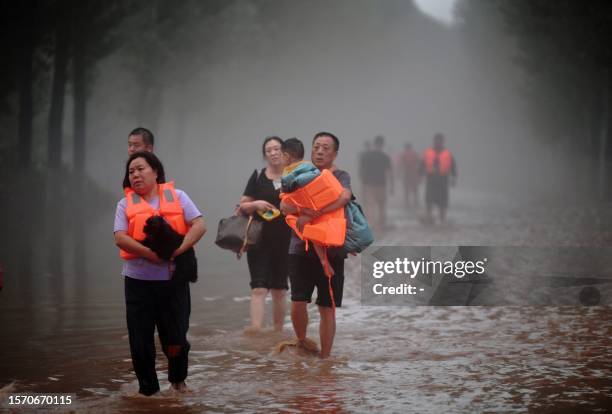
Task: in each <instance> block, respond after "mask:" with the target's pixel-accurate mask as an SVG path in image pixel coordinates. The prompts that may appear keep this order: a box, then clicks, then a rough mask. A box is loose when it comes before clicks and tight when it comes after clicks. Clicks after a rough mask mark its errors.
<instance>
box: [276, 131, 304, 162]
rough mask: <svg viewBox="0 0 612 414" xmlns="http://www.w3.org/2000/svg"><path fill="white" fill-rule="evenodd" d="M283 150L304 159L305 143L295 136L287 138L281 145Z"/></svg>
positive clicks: (294, 156)
mask: <svg viewBox="0 0 612 414" xmlns="http://www.w3.org/2000/svg"><path fill="white" fill-rule="evenodd" d="M281 150H282V151H283V152H286V153H287V154H289V155H291V157H292V158H296V159H300V160H301V159H304V144H302V141H300V140H299V139H297V138H295V137H293V138H289V139H286V140H285V142H283V144H282V145H281Z"/></svg>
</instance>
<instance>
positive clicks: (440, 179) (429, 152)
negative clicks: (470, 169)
mask: <svg viewBox="0 0 612 414" xmlns="http://www.w3.org/2000/svg"><path fill="white" fill-rule="evenodd" d="M421 175H426V181H425V204H426V207H427V221H428V222H429V223H433V222H434V219H433V215H432V210H433V206H434V205H437V206H438V209H439V211H440V223H444V221H445V220H446V209H447V208H448V185H449V176H450V185H452V186H454V185H455V181H456V179H457V165H456V164H455V158H454V157H453V155H452V154H451V152H450V151H449V150H448V149H446V148H444V135H442V134H436V135H434V137H433V147H430V148H427V149H426V150H425V153H424V154H423V162H422V163H421Z"/></svg>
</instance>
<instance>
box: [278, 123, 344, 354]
mask: <svg viewBox="0 0 612 414" xmlns="http://www.w3.org/2000/svg"><path fill="white" fill-rule="evenodd" d="M339 148H340V141H339V140H338V138H337V137H336V136H335V135H334V134H332V133H330V132H319V133H318V134H316V135H315V136H314V139H313V141H312V154H311V159H312V163H313V164H314V165H315V166H316V167H317V168H318V169H319V170H321V171H323V170H325V169H327V170H330V171H331V172H332V173H333V174H334V176H335V177H336V178H337V179H338V181H340V184H342V187H343V188H344V190H343V191H342V193H341V194H340V196H339V197H338V199H337V200H336V201H334V202H333V203H331V204H330V205H328V206H327V207H326V208H325V209H326V210H330V211H331V210H335V209H337V208H344V206H345V205H346V204H347V203H348V202H349V201H350V200H351V197H352V191H351V177H350V176H349V174H348V173H347V172H346V171H342V170H339V169H338V168H337V167H336V166H335V165H334V160H335V159H336V157H337V156H338V149H339ZM281 210H282V211H283V214H285V215H286V214H299V219H298V227H300V228H301V227H302V226H304V224H306V223H308V222H309V221H311V220H312V219H313V218H314V217H313V216H309V215H308V214H305V213H304V212H303V211H300V212H298V210H297V209H296V208H295V207H293V206H292V205H290V204H287V203H281ZM327 253H328V259H329V263H330V265H331V267H332V269H333V270H334V275H333V276H332V278H331V287H332V289H331V290H332V291H333V299H334V300H333V302H332V297H331V295H330V289H329V282H328V278H327V276H326V275H325V272H324V271H323V266H322V265H321V262H320V260H319V258H318V257H317V255H316V254H315V252H314V249H312V248H311V249H309V250H308V251H306V248H305V244H304V242H303V241H302V240H300V239H299V238H298V236H297V235H296V234H295V232H292V234H291V241H290V243H289V279H290V280H291V322H292V323H293V329H294V330H295V334H296V336H297V339H298V342H299V345H300V346H303V347H304V343H305V342H304V341H305V340H306V330H307V328H308V309H307V306H308V303H310V301H311V299H312V293H313V292H314V288H315V286H316V288H317V301H316V303H317V305H318V308H319V315H320V318H321V323H320V326H319V337H320V341H321V354H320V355H321V358H327V357H328V356H329V354H330V353H331V349H332V346H333V343H334V336H335V335H336V313H335V309H334V307H333V304H334V303H335V305H336V307H340V306H341V305H342V289H343V288H344V259H346V253H344V252H343V251H342V250H341V249H340V248H329V249H328V250H327Z"/></svg>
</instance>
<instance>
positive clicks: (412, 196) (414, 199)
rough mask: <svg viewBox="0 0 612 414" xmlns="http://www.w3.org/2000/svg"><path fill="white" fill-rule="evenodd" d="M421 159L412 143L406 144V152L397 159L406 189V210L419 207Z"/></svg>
mask: <svg viewBox="0 0 612 414" xmlns="http://www.w3.org/2000/svg"><path fill="white" fill-rule="evenodd" d="M420 163H421V158H420V157H419V154H418V153H417V152H416V151H415V150H414V148H412V143H410V142H406V144H405V145H404V150H403V151H402V152H401V153H400V154H399V158H398V159H397V171H398V173H399V176H400V179H401V180H402V184H403V187H404V205H405V206H406V208H408V207H410V206H412V205H414V206H418V205H419V184H420V181H421V177H420V176H419V166H420Z"/></svg>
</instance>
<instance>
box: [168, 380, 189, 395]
mask: <svg viewBox="0 0 612 414" xmlns="http://www.w3.org/2000/svg"><path fill="white" fill-rule="evenodd" d="M172 389H173V390H175V391H177V392H180V393H181V394H182V393H185V392H187V391H188V388H187V384H185V381H181V382H173V383H172Z"/></svg>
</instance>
